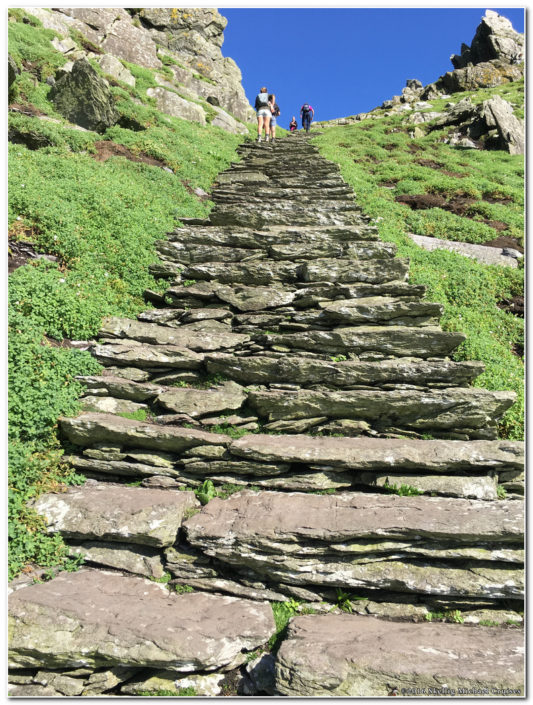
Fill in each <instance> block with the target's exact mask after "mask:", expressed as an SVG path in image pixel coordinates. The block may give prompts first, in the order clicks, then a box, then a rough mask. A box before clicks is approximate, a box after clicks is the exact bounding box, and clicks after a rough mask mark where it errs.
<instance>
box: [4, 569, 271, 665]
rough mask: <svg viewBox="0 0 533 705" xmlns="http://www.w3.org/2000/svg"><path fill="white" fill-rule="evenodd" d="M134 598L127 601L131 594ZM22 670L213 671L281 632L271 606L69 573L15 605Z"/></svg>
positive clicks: (25, 593) (15, 644) (25, 592)
mask: <svg viewBox="0 0 533 705" xmlns="http://www.w3.org/2000/svg"><path fill="white" fill-rule="evenodd" d="M126 594H127V595H128V599H127V600H125V599H124V595H126ZM9 619H10V624H11V632H10V644H9V653H10V662H11V666H12V667H14V668H26V667H35V666H37V667H41V668H42V667H43V665H45V667H47V668H76V667H78V666H80V665H84V666H93V667H98V666H103V667H106V668H112V667H114V666H122V667H138V666H141V667H143V668H155V669H168V668H170V669H172V670H174V671H178V672H182V673H188V672H191V671H198V670H201V671H212V670H216V669H219V668H223V667H226V666H228V665H230V664H233V663H235V665H238V664H239V663H240V662H242V659H243V658H244V654H243V653H242V652H245V651H252V650H253V649H255V648H257V647H258V646H260V645H262V644H264V643H265V642H266V641H267V640H268V639H269V637H270V636H271V635H272V634H273V633H274V630H275V625H274V619H273V616H272V610H271V608H270V605H268V604H266V603H258V602H251V601H248V600H242V599H237V598H233V597H220V596H217V595H207V594H202V593H192V594H184V595H177V594H176V593H171V592H169V591H168V590H167V589H166V588H165V587H164V586H162V585H158V584H157V583H153V582H150V581H148V580H145V579H142V578H137V577H124V576H122V575H120V574H117V573H107V572H104V571H98V570H87V569H84V570H81V571H78V572H77V573H61V574H59V575H58V576H57V577H56V578H55V579H54V580H52V581H50V582H49V583H45V584H43V585H34V586H31V587H28V588H24V589H21V590H17V592H15V593H13V594H12V595H11V599H10V616H9Z"/></svg>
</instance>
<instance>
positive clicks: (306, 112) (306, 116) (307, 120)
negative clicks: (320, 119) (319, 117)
mask: <svg viewBox="0 0 533 705" xmlns="http://www.w3.org/2000/svg"><path fill="white" fill-rule="evenodd" d="M300 117H301V119H302V127H303V128H304V130H305V131H306V132H309V128H310V127H311V122H312V120H314V117H315V111H314V109H313V106H312V105H309V103H304V104H303V105H302V107H301V108H300Z"/></svg>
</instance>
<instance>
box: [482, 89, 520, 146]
mask: <svg viewBox="0 0 533 705" xmlns="http://www.w3.org/2000/svg"><path fill="white" fill-rule="evenodd" d="M481 115H482V117H483V118H484V119H485V122H486V124H487V126H488V127H489V128H491V127H496V128H497V130H498V133H499V134H500V137H501V139H502V140H503V141H504V143H505V144H506V147H507V151H508V152H509V154H524V149H525V145H524V126H523V124H522V123H521V121H520V120H518V118H516V117H515V116H514V115H513V108H512V107H511V105H510V103H508V102H507V101H506V100H504V99H503V98H501V97H500V96H498V95H496V96H494V97H492V98H490V99H489V100H485V101H484V102H483V108H482V112H481Z"/></svg>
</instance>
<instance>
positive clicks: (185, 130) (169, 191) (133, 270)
mask: <svg viewBox="0 0 533 705" xmlns="http://www.w3.org/2000/svg"><path fill="white" fill-rule="evenodd" d="M10 16H11V18H12V21H10V22H9V23H8V24H9V26H8V29H9V52H10V54H11V55H12V56H13V58H14V60H15V62H16V63H17V65H18V67H19V68H20V69H22V72H21V74H20V76H19V77H18V78H17V80H16V82H15V88H14V90H13V91H12V92H11V95H10V100H11V101H14V102H16V103H17V105H18V106H19V107H18V110H22V111H23V112H22V113H20V112H11V113H10V115H9V126H10V129H11V131H12V132H13V134H18V135H19V136H20V137H19V138H18V141H19V142H20V143H12V142H11V143H10V144H9V199H8V227H9V240H10V242H29V243H31V244H32V246H33V248H34V249H35V251H36V252H39V253H45V254H48V255H53V256H55V257H56V258H57V261H55V262H53V261H46V260H31V261H29V262H28V263H27V264H25V265H23V266H21V267H19V268H18V269H16V270H15V271H14V272H13V273H12V274H11V275H10V277H9V352H8V359H9V486H10V490H9V539H10V557H9V559H10V564H9V565H10V568H9V576H10V577H13V576H14V575H16V574H17V573H19V572H20V571H21V570H23V569H25V567H26V566H28V565H29V564H31V563H38V564H39V565H41V566H55V565H61V564H65V565H66V563H65V562H66V561H67V556H66V549H65V547H64V544H63V542H62V540H61V539H60V538H59V537H58V536H54V537H48V536H46V533H45V531H44V521H43V519H42V518H41V517H39V516H38V515H37V514H36V513H35V512H34V510H32V509H30V508H29V507H28V506H27V504H26V502H27V501H28V500H31V499H33V498H35V497H37V496H38V495H39V494H40V493H41V492H44V491H50V490H54V489H55V490H59V489H61V487H64V486H65V485H68V484H73V483H76V482H82V481H83V478H81V477H80V476H79V475H77V474H76V473H74V472H72V470H71V469H69V468H68V467H67V466H66V464H65V463H64V462H62V460H61V458H62V450H61V448H60V446H59V442H58V437H57V429H58V425H57V424H58V418H59V417H60V416H72V415H75V414H76V413H78V412H79V410H80V405H79V403H78V398H79V396H80V395H81V393H82V392H83V390H84V387H83V385H82V384H81V383H79V382H78V381H77V380H76V379H75V378H76V376H78V375H94V374H98V373H99V372H100V370H101V366H100V365H99V364H98V363H97V362H96V361H95V360H94V358H93V357H92V356H91V355H90V354H89V353H88V352H80V351H79V350H76V349H73V348H68V347H60V346H59V341H61V340H63V339H72V340H87V339H91V338H93V337H95V336H96V334H97V332H98V330H99V328H100V326H101V321H102V318H103V317H104V316H112V315H115V316H125V317H135V316H136V315H137V314H138V313H140V312H141V311H143V310H146V309H147V308H151V305H149V304H146V302H145V301H144V299H143V295H142V294H143V291H144V289H153V290H156V291H162V290H163V289H162V285H160V284H159V283H158V282H157V281H156V280H155V279H154V278H153V277H152V276H151V275H150V273H149V265H150V264H152V263H153V262H155V261H156V260H157V254H156V251H155V241H156V240H159V239H164V238H165V237H166V233H167V232H169V231H170V230H172V229H173V228H175V227H176V226H179V225H180V221H179V218H180V217H205V216H206V215H207V214H208V212H209V210H210V208H211V206H212V204H211V202H210V201H200V200H199V199H198V198H197V197H196V196H195V195H194V194H193V193H192V191H193V190H194V188H197V187H200V188H202V189H204V190H206V191H208V190H209V188H210V186H211V184H212V183H213V181H214V179H215V177H216V176H217V174H218V173H219V172H220V171H222V170H223V169H225V168H226V167H227V166H229V164H230V162H231V161H235V160H236V154H235V148H236V146H237V145H238V144H239V143H240V142H241V141H242V140H243V139H244V138H243V137H242V136H240V135H238V136H236V135H231V134H229V133H227V132H225V131H223V130H221V129H220V128H216V127H211V126H205V127H203V126H200V125H197V124H194V123H190V122H186V121H184V120H179V119H177V118H173V117H170V116H168V115H163V114H162V113H160V112H158V111H157V109H156V108H155V106H154V101H153V99H150V98H148V97H147V96H146V88H147V87H149V86H153V85H156V83H155V79H154V75H153V72H152V71H151V70H149V69H144V68H141V67H136V66H135V65H133V64H128V68H129V69H130V70H131V71H132V73H134V75H135V77H136V82H137V83H136V87H135V88H134V89H132V88H131V87H130V86H127V85H126V84H121V83H120V82H117V81H113V82H112V89H111V90H112V92H113V93H114V95H115V99H116V104H117V109H118V111H119V113H120V115H121V119H120V124H118V125H115V126H114V127H112V128H110V129H109V130H107V132H105V133H104V134H103V135H100V134H96V133H94V132H81V131H79V130H74V129H72V128H71V127H69V126H68V123H67V122H66V121H65V120H64V119H63V118H62V117H61V116H60V115H59V114H58V113H57V112H56V111H55V108H54V106H53V104H52V103H51V102H50V100H49V99H48V94H49V92H50V86H49V85H48V84H47V83H46V78H47V77H49V76H53V75H54V74H55V72H56V70H57V69H58V68H60V67H61V66H63V64H64V63H65V61H66V59H65V57H64V56H63V55H62V54H61V53H60V52H57V51H56V50H55V49H54V48H53V47H52V45H51V43H50V40H51V39H53V38H54V37H55V36H56V35H55V32H53V31H51V30H46V29H43V28H42V26H41V23H40V21H39V20H37V19H36V18H34V17H32V16H31V15H29V14H28V13H27V12H26V11H25V10H22V9H13V10H10ZM23 19H24V22H23ZM13 20H16V21H13ZM74 39H75V40H76V41H77V39H79V37H78V38H76V37H74ZM23 60H24V63H23ZM93 65H94V66H95V68H96V70H97V71H99V72H100V73H101V70H100V68H99V67H98V65H97V64H95V63H94V62H93ZM135 101H137V102H135ZM36 112H37V113H38V112H41V113H42V114H44V115H46V116H48V117H51V118H53V119H54V120H56V121H57V122H50V121H44V120H41V119H39V118H38V117H34V116H33V114H34V113H36ZM30 133H31V135H34V145H35V144H38V145H39V147H40V148H35V149H30V148H28V147H27V146H26V144H29V141H26V142H24V140H26V137H25V135H26V136H27V135H29V134H30ZM106 144H107V147H108V150H109V156H110V157H111V158H108V159H107V160H105V161H97V160H96V159H95V157H97V156H98V155H99V153H100V152H101V151H102V145H106ZM115 145H116V147H115ZM123 148H126V149H125V150H124V149H123ZM113 150H115V151H119V150H120V151H121V153H122V154H125V155H128V157H129V158H127V157H126V156H112V155H113V153H114V152H113ZM147 157H152V158H155V159H157V160H159V162H160V166H154V165H151V164H148V163H145V162H143V161H138V162H134V161H132V159H133V158H135V159H145V158H147ZM162 167H166V168H167V169H168V170H165V169H164V168H162ZM122 415H123V416H125V417H126V418H134V419H137V420H144V419H145V418H146V412H145V411H144V410H141V411H140V412H136V413H135V414H122Z"/></svg>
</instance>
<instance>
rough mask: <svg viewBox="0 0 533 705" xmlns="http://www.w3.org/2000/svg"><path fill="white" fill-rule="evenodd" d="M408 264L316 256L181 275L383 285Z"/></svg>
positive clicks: (201, 267)
mask: <svg viewBox="0 0 533 705" xmlns="http://www.w3.org/2000/svg"><path fill="white" fill-rule="evenodd" d="M408 267H409V263H408V261H407V260H404V259H400V258H398V257H387V258H384V259H369V260H353V259H349V258H343V259H328V258H322V259H316V260H313V261H311V262H309V261H304V262H301V263H299V262H290V263H289V262H274V261H261V262H247V263H234V262H228V263H223V262H207V263H204V264H193V265H190V266H188V267H186V268H185V269H184V270H183V272H182V276H183V277H184V278H186V279H189V280H203V281H205V280H207V281H211V280H216V281H218V282H220V283H222V284H247V285H252V286H253V285H259V286H265V285H268V284H270V283H271V282H283V283H285V282H287V283H289V284H290V283H294V282H296V281H301V282H322V281H326V280H327V281H329V282H333V283H335V282H338V283H341V284H352V283H353V284H354V283H356V282H357V283H358V282H361V283H367V284H383V283H385V282H392V281H394V282H401V281H404V280H405V279H406V278H407V273H408Z"/></svg>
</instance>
